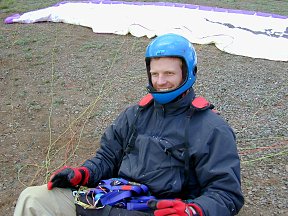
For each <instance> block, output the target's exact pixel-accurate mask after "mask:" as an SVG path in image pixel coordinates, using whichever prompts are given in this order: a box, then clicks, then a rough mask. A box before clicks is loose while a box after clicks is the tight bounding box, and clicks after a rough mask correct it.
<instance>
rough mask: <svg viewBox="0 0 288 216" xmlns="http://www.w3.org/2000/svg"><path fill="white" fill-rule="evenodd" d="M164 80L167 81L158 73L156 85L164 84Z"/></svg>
mask: <svg viewBox="0 0 288 216" xmlns="http://www.w3.org/2000/svg"><path fill="white" fill-rule="evenodd" d="M166 82H167V79H166V77H165V76H163V75H159V77H158V80H157V83H158V85H164V84H166Z"/></svg>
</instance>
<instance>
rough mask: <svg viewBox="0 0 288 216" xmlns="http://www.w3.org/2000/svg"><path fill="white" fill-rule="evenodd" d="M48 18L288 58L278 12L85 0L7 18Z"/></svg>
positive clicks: (286, 22) (285, 29)
mask: <svg viewBox="0 0 288 216" xmlns="http://www.w3.org/2000/svg"><path fill="white" fill-rule="evenodd" d="M43 21H50V22H63V23H69V24H75V25H81V26H86V27H90V28H92V30H93V32H95V33H112V34H118V35H126V34H128V33H131V34H132V35H133V36H136V37H143V36H147V37H148V38H152V37H154V36H158V35H161V34H164V33H178V34H180V35H183V36H185V37H186V38H188V39H189V40H190V41H191V42H192V43H196V44H209V43H214V44H215V45H216V47H217V48H219V49H220V50H222V51H224V52H227V53H231V54H236V55H242V56H248V57H253V58H263V59H269V60H276V61H288V17H285V16H280V15H276V14H267V13H260V12H258V13H257V12H252V11H243V10H231V9H223V8H215V7H204V6H199V5H190V4H179V3H163V2H114V1H85V2H84V1H82V2H81V1H79V2H62V3H58V4H57V5H54V6H51V7H48V8H44V9H40V10H36V11H31V12H27V13H24V14H22V15H19V14H16V15H13V16H10V17H7V18H6V19H5V22H6V23H16V22H17V23H35V22H43Z"/></svg>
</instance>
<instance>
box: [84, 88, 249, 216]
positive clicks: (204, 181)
mask: <svg viewBox="0 0 288 216" xmlns="http://www.w3.org/2000/svg"><path fill="white" fill-rule="evenodd" d="M194 97H195V95H194V92H193V91H190V92H189V93H188V94H187V95H186V96H185V97H183V98H181V99H180V100H178V101H176V102H174V103H169V104H166V105H164V106H163V105H160V104H157V103H155V102H154V104H153V105H151V106H149V107H148V108H146V109H144V110H143V111H142V112H141V113H140V115H139V117H138V119H137V121H136V123H135V126H136V128H137V136H136V140H135V146H134V148H133V149H132V150H131V152H130V153H129V154H125V156H124V158H123V160H122V163H121V159H122V156H123V148H124V147H123V146H124V145H125V144H126V143H127V140H126V139H127V135H128V133H129V130H130V129H131V126H132V123H133V120H134V119H135V115H136V113H137V109H138V107H139V106H138V105H135V106H131V107H129V108H127V109H126V110H125V111H124V112H122V113H121V114H120V115H119V116H118V118H117V119H116V120H115V121H114V122H113V124H112V125H110V126H109V127H108V128H107V129H106V131H105V133H104V134H103V136H102V138H101V147H100V149H99V150H98V151H97V153H96V155H95V157H93V158H92V159H90V160H87V161H86V162H85V163H84V166H86V167H87V168H88V169H89V170H90V172H91V173H93V174H92V175H91V177H90V180H89V186H95V185H96V184H97V183H98V182H99V181H100V180H101V179H108V178H111V177H122V178H125V179H129V180H133V181H135V182H139V183H142V184H145V185H147V186H148V187H149V189H150V191H151V192H152V194H153V195H155V196H156V197H158V198H181V199H189V200H190V201H191V202H194V203H196V204H197V205H199V206H200V207H201V208H202V209H203V212H204V213H205V215H206V216H212V215H213V216H215V215H217V216H226V215H227V216H230V215H235V214H236V213H237V212H238V211H239V210H240V208H241V207H242V206H243V202H244V199H243V195H242V192H241V185H240V160H239V156H238V153H237V148H236V143H235V135H234V133H233V131H232V129H231V127H230V126H229V125H228V124H227V123H226V122H225V121H224V120H223V119H222V118H221V117H220V116H219V115H217V114H215V113H214V112H213V111H211V110H210V109H209V110H205V111H201V112H196V113H194V114H193V116H192V118H191V119H190V120H189V123H188V125H189V126H187V112H188V110H189V107H190V104H191V101H192V100H193V98H194ZM186 127H189V128H188V131H189V132H188V133H189V134H188V136H187V138H185V130H186ZM185 139H186V140H188V143H189V158H190V171H189V183H188V189H187V187H186V188H184V187H183V183H184V179H185V178H184V164H185V163H184V150H183V149H182V148H180V149H175V150H172V151H169V152H168V151H166V150H167V149H171V147H172V149H173V146H181V145H182V144H184V142H185ZM182 146H183V145H182ZM119 165H120V168H119Z"/></svg>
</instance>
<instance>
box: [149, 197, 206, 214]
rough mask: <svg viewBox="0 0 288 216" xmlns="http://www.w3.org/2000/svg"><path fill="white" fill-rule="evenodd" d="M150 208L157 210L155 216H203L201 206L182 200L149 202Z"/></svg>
mask: <svg viewBox="0 0 288 216" xmlns="http://www.w3.org/2000/svg"><path fill="white" fill-rule="evenodd" d="M148 206H149V207H150V208H152V209H155V211H154V215H155V216H167V215H170V216H172V215H173V216H203V213H202V210H201V208H200V207H199V206H197V205H195V204H193V203H189V204H187V203H184V202H183V201H181V200H160V201H157V200H149V201H148Z"/></svg>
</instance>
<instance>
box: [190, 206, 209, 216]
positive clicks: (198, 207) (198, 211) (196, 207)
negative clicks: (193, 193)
mask: <svg viewBox="0 0 288 216" xmlns="http://www.w3.org/2000/svg"><path fill="white" fill-rule="evenodd" d="M188 206H191V207H192V208H193V209H194V210H195V211H196V212H197V213H198V215H199V216H205V215H204V213H203V211H202V208H201V207H200V206H198V205H196V204H195V203H189V204H188Z"/></svg>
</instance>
